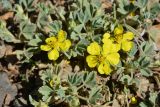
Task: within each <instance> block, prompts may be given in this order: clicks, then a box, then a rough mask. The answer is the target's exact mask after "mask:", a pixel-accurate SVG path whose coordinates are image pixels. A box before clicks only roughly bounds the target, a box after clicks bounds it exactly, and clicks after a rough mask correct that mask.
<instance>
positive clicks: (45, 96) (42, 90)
mask: <svg viewBox="0 0 160 107" xmlns="http://www.w3.org/2000/svg"><path fill="white" fill-rule="evenodd" d="M38 91H39V93H41V94H42V95H43V97H42V99H43V101H46V100H47V99H48V98H49V96H50V94H51V93H52V92H53V90H52V89H51V88H50V87H48V86H47V85H45V86H42V87H40V88H39V90H38Z"/></svg>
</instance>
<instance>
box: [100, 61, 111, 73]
mask: <svg viewBox="0 0 160 107" xmlns="http://www.w3.org/2000/svg"><path fill="white" fill-rule="evenodd" d="M111 71H112V70H111V68H110V66H109V65H108V64H107V63H105V64H104V63H101V64H100V65H99V66H98V72H99V73H100V74H106V75H109V74H110V73H111Z"/></svg>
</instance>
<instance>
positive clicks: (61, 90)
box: [56, 87, 65, 99]
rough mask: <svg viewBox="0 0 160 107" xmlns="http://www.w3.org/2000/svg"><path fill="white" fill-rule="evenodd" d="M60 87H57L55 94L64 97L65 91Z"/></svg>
mask: <svg viewBox="0 0 160 107" xmlns="http://www.w3.org/2000/svg"><path fill="white" fill-rule="evenodd" d="M61 88H62V87H60V89H58V90H57V91H56V93H57V95H58V96H60V98H61V99H63V98H64V97H65V91H64V90H63V89H61Z"/></svg>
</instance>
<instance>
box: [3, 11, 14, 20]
mask: <svg viewBox="0 0 160 107" xmlns="http://www.w3.org/2000/svg"><path fill="white" fill-rule="evenodd" d="M13 15H14V13H13V12H7V13H5V14H4V15H2V16H0V20H8V19H9V18H13Z"/></svg>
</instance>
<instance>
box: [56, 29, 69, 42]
mask: <svg viewBox="0 0 160 107" xmlns="http://www.w3.org/2000/svg"><path fill="white" fill-rule="evenodd" d="M66 36H67V33H66V32H65V31H63V30H60V31H59V32H58V41H59V42H63V41H64V40H65V39H66Z"/></svg>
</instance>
